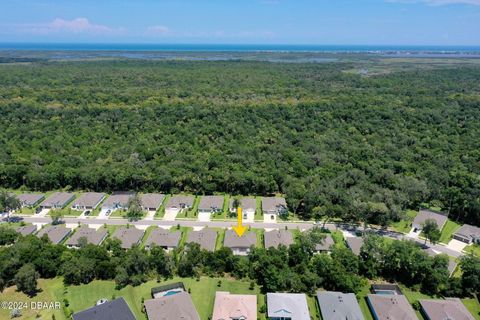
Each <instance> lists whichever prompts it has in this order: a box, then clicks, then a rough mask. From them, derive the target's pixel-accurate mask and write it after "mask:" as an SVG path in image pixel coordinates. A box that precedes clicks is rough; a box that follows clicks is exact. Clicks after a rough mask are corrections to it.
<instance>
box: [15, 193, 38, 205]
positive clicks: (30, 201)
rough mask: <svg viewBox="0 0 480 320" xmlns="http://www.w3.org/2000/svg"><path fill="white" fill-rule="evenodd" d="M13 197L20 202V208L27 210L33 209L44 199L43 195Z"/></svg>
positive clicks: (29, 194) (23, 194) (25, 194)
mask: <svg viewBox="0 0 480 320" xmlns="http://www.w3.org/2000/svg"><path fill="white" fill-rule="evenodd" d="M15 196H16V197H17V199H18V200H19V201H20V204H21V206H22V207H27V208H33V207H35V206H37V205H38V204H39V203H40V201H42V200H43V199H45V195H44V194H41V193H40V194H39V193H22V194H19V195H15Z"/></svg>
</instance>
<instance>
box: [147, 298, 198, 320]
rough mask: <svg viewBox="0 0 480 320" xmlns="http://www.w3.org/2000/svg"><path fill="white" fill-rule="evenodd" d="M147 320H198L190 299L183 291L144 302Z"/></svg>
mask: <svg viewBox="0 0 480 320" xmlns="http://www.w3.org/2000/svg"><path fill="white" fill-rule="evenodd" d="M145 310H146V312H147V317H148V320H172V319H182V320H200V316H199V315H198V312H197V309H195V306H194V305H193V302H192V298H191V297H190V295H189V294H188V293H186V292H184V291H182V292H179V293H176V294H173V295H170V296H166V297H160V298H156V299H150V300H146V301H145Z"/></svg>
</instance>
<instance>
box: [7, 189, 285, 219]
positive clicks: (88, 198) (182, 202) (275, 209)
mask: <svg viewBox="0 0 480 320" xmlns="http://www.w3.org/2000/svg"><path fill="white" fill-rule="evenodd" d="M134 195H135V193H133V192H114V193H113V194H112V195H110V196H108V195H107V194H105V193H101V192H85V193H82V194H81V195H80V196H79V197H78V198H76V197H75V194H74V193H71V192H55V193H53V194H51V195H50V196H49V197H47V198H45V195H44V194H35V193H23V194H19V195H16V196H17V198H18V199H19V200H20V202H21V204H22V206H24V207H30V208H33V207H37V206H38V207H39V208H40V209H63V208H65V207H67V205H69V204H70V207H71V208H72V209H74V210H79V211H83V210H94V209H96V208H98V207H99V206H100V204H101V208H102V210H111V211H113V210H117V209H126V208H127V207H128V203H129V201H130V199H131V198H132V197H133V196H134ZM139 197H140V201H141V205H142V208H143V209H144V210H145V211H157V210H158V209H159V208H160V206H161V205H162V203H163V201H164V199H165V195H163V194H160V193H145V194H139ZM194 200H195V197H194V196H191V195H174V196H172V197H170V198H169V199H168V201H167V203H166V204H165V209H166V210H171V211H174V212H175V211H176V213H179V212H181V211H182V210H185V209H186V210H188V209H191V208H192V207H193V204H194ZM224 202H225V197H224V196H202V197H201V198H200V202H199V204H198V213H199V214H212V213H218V212H222V211H223V208H224ZM261 203H262V212H263V214H264V215H271V219H274V218H275V217H276V216H278V215H283V214H286V213H288V209H287V203H286V201H285V198H282V197H262V198H261ZM239 206H240V207H241V208H242V212H243V215H244V219H247V220H252V221H253V219H254V216H255V212H256V209H257V202H256V199H255V198H247V197H245V198H241V199H239ZM229 210H230V211H231V212H235V210H236V208H235V207H234V201H233V200H230V202H229Z"/></svg>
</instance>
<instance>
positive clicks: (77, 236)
mask: <svg viewBox="0 0 480 320" xmlns="http://www.w3.org/2000/svg"><path fill="white" fill-rule="evenodd" d="M107 236H108V232H107V229H105V228H100V229H98V230H95V229H93V228H89V227H88V226H85V225H84V226H81V227H78V228H77V230H75V232H74V233H73V235H72V236H71V237H70V239H68V240H67V242H66V243H65V244H66V245H67V247H70V248H78V247H79V246H80V244H81V239H82V238H85V240H86V243H88V244H94V245H100V244H101V243H102V242H103V240H105V239H106V238H107Z"/></svg>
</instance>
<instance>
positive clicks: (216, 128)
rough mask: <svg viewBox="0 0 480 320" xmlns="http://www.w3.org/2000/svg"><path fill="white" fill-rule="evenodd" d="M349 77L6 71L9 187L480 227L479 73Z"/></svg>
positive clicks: (74, 68)
mask: <svg viewBox="0 0 480 320" xmlns="http://www.w3.org/2000/svg"><path fill="white" fill-rule="evenodd" d="M352 68H355V65H353V64H352V63H340V62H338V63H323V64H322V63H268V62H246V61H228V62H225V61H222V62H220V61H216V62H208V61H201V62H194V61H163V62H162V61H128V60H112V61H108V60H107V61H75V62H73V61H72V62H36V63H31V64H18V65H15V64H4V65H0V127H1V128H2V130H0V150H2V151H1V152H0V186H2V187H9V188H20V187H22V186H24V187H26V188H29V189H34V190H50V189H58V188H65V187H67V188H72V189H84V190H101V191H112V190H145V191H153V190H156V191H162V192H179V191H187V192H192V193H198V194H203V193H205V194H209V193H213V192H228V193H232V194H245V195H247V194H259V195H264V194H271V193H284V194H286V196H287V201H288V204H289V206H290V209H291V210H292V211H295V212H297V213H298V214H299V215H301V216H303V217H304V218H311V217H313V216H314V217H316V218H321V217H325V216H337V217H338V216H340V217H342V218H343V219H345V220H358V219H359V216H363V217H364V220H365V221H368V222H373V223H378V224H384V225H386V224H388V222H389V221H391V220H397V219H399V218H401V216H402V212H403V211H404V209H406V208H412V209H418V207H419V206H420V205H421V204H422V203H424V202H428V203H430V204H431V205H434V206H436V207H440V208H442V209H443V210H446V211H449V212H450V217H451V218H452V219H455V220H459V221H463V222H468V223H472V224H476V225H480V178H479V177H480V139H479V137H480V68H478V67H474V66H461V65H459V66H456V67H443V68H434V69H432V70H427V69H422V68H418V69H417V68H414V67H413V68H408V69H407V70H406V71H402V72H390V73H388V72H387V73H384V74H381V75H376V76H362V75H359V74H354V73H351V72H345V71H346V70H351V69H352Z"/></svg>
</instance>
